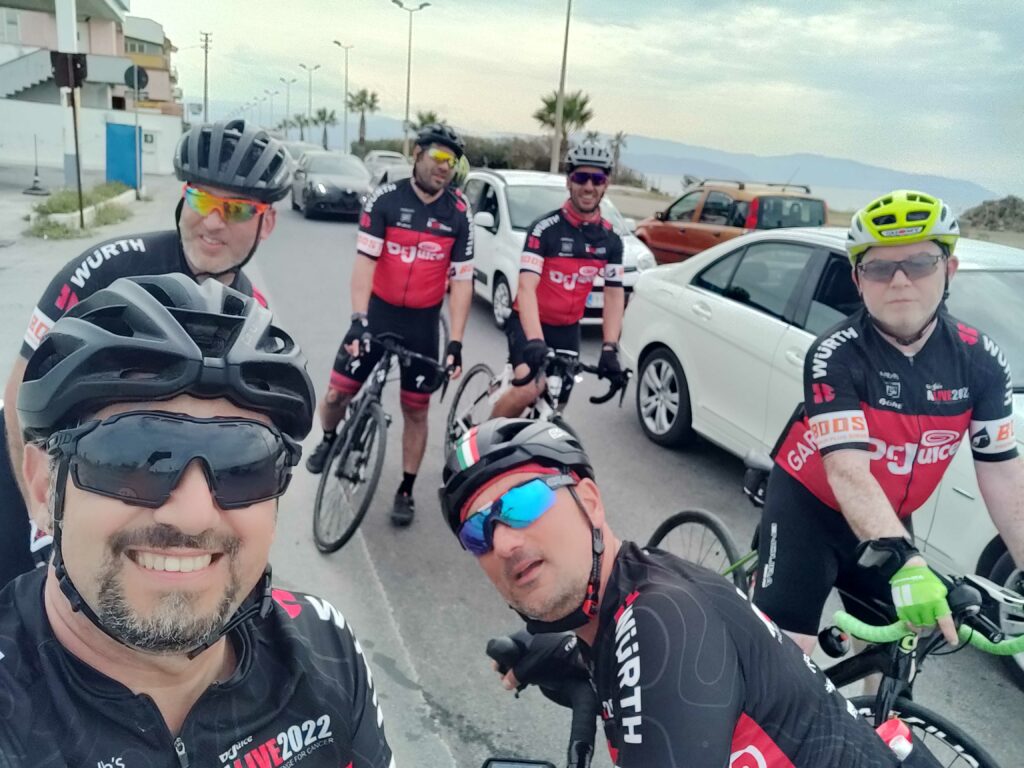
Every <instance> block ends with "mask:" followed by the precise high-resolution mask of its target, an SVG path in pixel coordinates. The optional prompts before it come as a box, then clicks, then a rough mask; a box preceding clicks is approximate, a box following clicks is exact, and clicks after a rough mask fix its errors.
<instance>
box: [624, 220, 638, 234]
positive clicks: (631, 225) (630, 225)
mask: <svg viewBox="0 0 1024 768" xmlns="http://www.w3.org/2000/svg"><path fill="white" fill-rule="evenodd" d="M625 221H626V231H627V232H636V219H633V218H629V217H627V218H626V220H625Z"/></svg>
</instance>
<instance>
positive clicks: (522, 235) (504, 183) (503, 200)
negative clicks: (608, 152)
mask: <svg viewBox="0 0 1024 768" xmlns="http://www.w3.org/2000/svg"><path fill="white" fill-rule="evenodd" d="M465 193H466V197H467V198H468V200H469V204H470V207H471V209H472V211H473V223H474V224H475V226H474V232H473V237H474V251H475V258H474V261H475V264H476V272H475V275H474V281H473V285H474V290H475V291H476V294H477V295H478V296H480V297H481V298H483V299H486V300H487V301H489V302H490V303H491V305H492V307H493V315H494V322H495V324H496V325H497V326H498V327H499V328H503V327H504V326H505V321H506V320H508V317H509V315H510V314H511V313H512V302H513V301H514V300H515V295H516V289H517V288H518V286H519V258H520V256H521V255H522V253H523V244H524V243H525V242H526V228H527V227H528V226H530V224H532V223H533V222H534V221H535V220H537V219H539V218H540V217H541V216H542V215H544V214H545V213H548V212H550V211H553V210H555V209H557V208H560V207H561V206H562V204H563V203H564V202H565V200H566V197H567V196H568V194H569V193H568V190H567V189H566V187H565V177H564V176H561V175H558V174H554V173H540V172H538V171H493V170H475V171H470V173H469V176H468V177H467V178H466V184H465ZM601 212H602V214H603V215H604V217H605V218H606V219H608V220H609V221H611V223H612V226H613V227H614V229H615V231H616V232H617V233H618V234H619V236H620V237H621V238H622V246H623V253H622V261H623V266H624V267H625V269H626V276H625V280H624V286H625V289H626V298H627V301H628V299H629V295H630V293H631V292H632V290H633V285H634V283H636V279H637V277H638V276H639V274H640V272H642V271H643V270H645V269H650V268H652V267H654V266H655V264H656V262H655V260H654V254H653V253H651V251H650V249H649V248H648V247H647V246H646V245H644V244H643V243H642V242H640V240H639V239H638V238H637V237H636V236H635V235H634V234H633V233H632V229H635V228H636V224H635V222H633V223H632V224H631V223H630V220H627V219H624V218H622V214H620V213H619V211H618V210H617V209H616V208H615V206H614V205H613V204H612V202H611V200H609V199H608V197H607V196H606V197H605V198H604V200H603V201H602V203H601ZM602 291H603V281H602V280H601V278H600V277H598V278H597V279H595V281H594V289H593V290H592V291H591V292H590V296H589V297H587V307H586V314H585V315H584V317H583V321H582V322H583V323H584V324H586V325H598V324H600V322H601V310H602V309H603V307H604V294H603V292H602Z"/></svg>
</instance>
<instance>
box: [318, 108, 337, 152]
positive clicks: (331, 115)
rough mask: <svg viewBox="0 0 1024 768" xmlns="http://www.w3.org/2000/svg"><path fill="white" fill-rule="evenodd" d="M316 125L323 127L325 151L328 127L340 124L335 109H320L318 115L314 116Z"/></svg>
mask: <svg viewBox="0 0 1024 768" xmlns="http://www.w3.org/2000/svg"><path fill="white" fill-rule="evenodd" d="M313 123H314V125H320V126H323V129H324V133H323V141H322V142H321V143H322V144H323V145H324V149H327V127H328V126H332V125H337V124H338V115H337V114H336V113H335V111H334V110H333V109H330V110H329V109H327V108H326V107H320V108H319V109H318V110H317V111H316V114H315V115H313Z"/></svg>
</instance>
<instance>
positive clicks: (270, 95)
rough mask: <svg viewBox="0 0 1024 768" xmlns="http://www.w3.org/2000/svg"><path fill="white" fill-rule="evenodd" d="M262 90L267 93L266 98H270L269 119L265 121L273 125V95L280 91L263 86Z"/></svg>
mask: <svg viewBox="0 0 1024 768" xmlns="http://www.w3.org/2000/svg"><path fill="white" fill-rule="evenodd" d="M263 92H264V93H265V94H267V98H269V99H270V118H269V119H268V120H267V123H268V124H269V125H270V126H273V124H274V97H275V96H276V95H277V94H279V93H280V91H272V90H270V89H269V88H264V89H263Z"/></svg>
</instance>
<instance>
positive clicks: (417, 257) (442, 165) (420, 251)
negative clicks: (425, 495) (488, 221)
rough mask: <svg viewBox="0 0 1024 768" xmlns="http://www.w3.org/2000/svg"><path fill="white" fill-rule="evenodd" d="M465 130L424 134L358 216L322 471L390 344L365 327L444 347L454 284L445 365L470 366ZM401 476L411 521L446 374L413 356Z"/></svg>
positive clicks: (398, 505) (429, 349)
mask: <svg viewBox="0 0 1024 768" xmlns="http://www.w3.org/2000/svg"><path fill="white" fill-rule="evenodd" d="M463 150H464V144H463V141H462V139H461V138H459V135H458V134H457V133H456V132H455V131H454V130H452V129H451V128H450V127H449V126H447V125H444V124H443V123H432V124H430V125H427V126H426V127H424V128H423V129H422V130H421V131H420V132H419V135H418V136H417V137H416V147H415V149H414V150H413V169H412V177H411V178H409V179H402V180H400V181H397V182H394V183H389V184H384V185H381V186H380V187H378V188H377V189H376V191H374V192H373V194H371V195H370V197H369V199H367V201H366V205H365V207H364V208H363V213H362V216H361V218H360V220H359V236H358V239H357V241H356V247H357V250H358V255H357V256H356V261H355V265H354V267H353V270H352V285H351V291H352V310H353V314H352V320H351V326H350V328H349V330H348V332H347V333H346V334H345V337H344V339H343V340H342V342H341V347H340V349H339V350H338V356H337V359H336V360H335V363H334V370H333V371H332V373H331V381H330V386H329V388H328V390H327V394H326V396H325V397H324V399H323V401H322V402H321V404H320V419H321V422H322V424H323V428H324V438H323V440H322V441H321V443H320V444H319V445H318V446H317V447H316V448H315V449H314V451H313V453H312V454H311V455H310V457H309V458H308V459H307V461H306V468H307V469H308V470H309V471H310V472H312V473H313V474H319V473H320V472H322V471H323V468H324V462H325V461H326V459H327V454H328V452H329V451H330V447H331V443H332V442H333V441H334V436H335V430H336V429H337V427H338V424H339V423H340V422H341V420H342V418H343V417H344V414H345V407H346V406H347V405H348V402H349V401H350V400H351V399H352V397H353V396H355V394H356V393H357V392H358V391H359V389H360V387H362V385H363V382H365V381H366V377H367V376H369V374H370V370H371V369H372V368H373V366H374V364H375V363H376V362H377V360H378V359H379V356H380V354H382V350H380V349H374V348H373V347H371V348H370V349H369V350H368V351H367V350H365V349H361V348H360V347H361V345H362V342H361V341H360V339H361V338H362V336H363V335H364V334H365V333H367V332H370V333H375V334H376V333H382V332H391V333H397V334H399V335H400V336H402V338H403V344H404V345H405V346H406V347H408V348H409V349H411V350H412V351H414V352H418V353H420V354H421V355H427V356H430V357H432V358H434V359H436V358H437V354H438V345H439V339H438V325H439V322H438V313H439V312H440V311H441V304H442V302H443V301H444V294H445V289H446V287H447V286H448V283H449V281H450V282H451V297H450V299H449V302H448V304H449V310H450V312H451V341H450V342H449V344H448V349H447V350H446V355H445V357H446V365H447V366H448V367H449V368H450V369H451V371H452V374H451V375H452V378H458V376H459V375H460V373H461V368H462V335H463V332H464V331H465V328H466V318H467V316H468V315H469V306H470V302H471V301H472V298H473V223H472V219H471V218H470V210H469V205H468V203H467V202H466V198H465V197H464V196H463V194H462V191H461V190H459V189H457V188H455V187H453V186H451V182H452V177H453V172H454V170H455V168H456V166H457V165H458V163H459V160H460V159H461V158H462V156H463ZM401 378H402V393H401V404H402V414H403V416H404V421H405V429H404V432H403V434H402V470H403V475H402V482H401V484H400V485H399V486H398V491H397V493H396V494H395V500H394V506H393V508H392V512H391V522H392V523H393V524H394V525H396V526H406V525H409V524H410V523H411V522H412V519H413V515H414V514H415V505H414V504H413V498H412V489H413V483H414V482H415V480H416V474H417V472H419V467H420V464H421V463H422V461H423V453H424V451H425V450H426V447H427V408H428V407H429V405H430V395H431V393H432V392H434V391H435V390H436V389H437V388H438V387H440V386H441V384H442V382H441V381H440V380H439V377H438V375H437V373H436V371H435V369H434V368H432V367H428V366H426V365H425V364H423V363H417V362H415V361H414V362H413V363H412V364H410V365H409V366H407V367H404V368H403V369H402V375H401Z"/></svg>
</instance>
